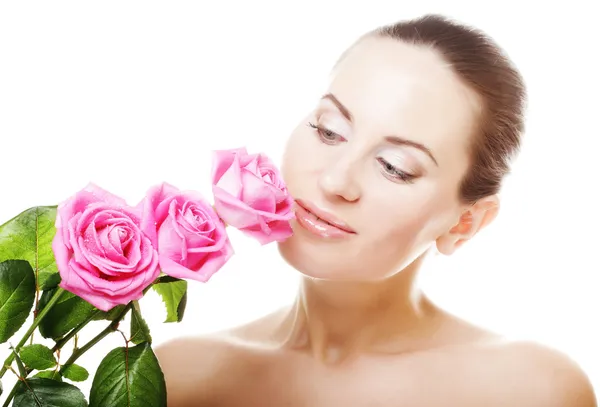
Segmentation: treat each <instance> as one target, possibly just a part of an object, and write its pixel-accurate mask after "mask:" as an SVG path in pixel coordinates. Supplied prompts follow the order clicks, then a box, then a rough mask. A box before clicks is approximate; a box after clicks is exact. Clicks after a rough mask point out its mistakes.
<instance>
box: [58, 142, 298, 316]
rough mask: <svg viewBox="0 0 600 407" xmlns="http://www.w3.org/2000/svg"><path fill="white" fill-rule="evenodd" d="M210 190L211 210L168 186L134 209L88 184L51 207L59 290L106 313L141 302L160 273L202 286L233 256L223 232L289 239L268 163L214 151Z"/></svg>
mask: <svg viewBox="0 0 600 407" xmlns="http://www.w3.org/2000/svg"><path fill="white" fill-rule="evenodd" d="M212 185H213V194H214V199H215V202H214V207H213V206H212V205H211V204H210V203H209V202H208V201H207V200H206V199H204V198H203V197H202V196H201V195H200V194H198V193H197V192H194V191H181V190H179V189H177V188H176V187H174V186H172V185H170V184H167V183H163V184H161V185H158V186H154V187H152V188H150V189H149V190H148V192H147V194H146V196H145V197H144V199H143V200H142V201H141V202H140V203H139V204H138V205H136V206H129V205H127V203H126V202H125V201H124V200H123V199H121V198H119V197H118V196H115V195H113V194H111V193H109V192H107V191H105V190H103V189H101V188H99V187H98V186H96V185H94V184H89V185H88V186H87V187H86V188H84V189H83V190H81V191H79V192H78V193H76V194H75V195H74V196H72V197H71V198H69V199H68V200H66V201H64V202H63V203H61V204H60V205H59V206H58V212H57V217H56V228H57V231H56V235H55V238H54V240H53V242H52V249H53V252H54V255H55V258H56V264H57V266H58V270H59V273H60V276H61V283H60V287H61V288H63V289H65V290H67V291H70V292H72V293H74V294H75V295H77V296H79V297H81V298H83V299H84V300H86V301H88V302H89V303H91V304H92V305H94V306H95V307H96V308H98V309H100V310H103V311H108V310H110V309H111V308H113V307H114V306H116V305H119V304H127V303H128V302H130V301H132V300H137V299H140V298H141V297H142V295H143V291H144V289H146V288H147V287H148V286H149V285H150V284H152V283H153V282H154V281H155V280H156V278H157V277H159V275H160V274H161V272H162V273H164V274H166V275H169V276H172V277H176V278H182V279H191V280H197V281H202V282H206V281H208V280H209V279H210V278H211V276H212V275H214V274H215V273H216V272H217V271H219V270H220V269H221V268H222V267H223V266H224V265H225V263H227V261H228V260H229V259H230V258H231V256H232V255H233V254H234V250H233V247H232V245H231V242H230V240H229V237H228V235H227V231H226V226H231V227H235V228H237V229H239V230H241V231H242V232H243V233H245V234H246V235H248V236H250V237H252V238H254V239H256V240H258V241H259V242H260V243H261V244H267V243H270V242H274V241H283V240H285V239H286V238H288V237H289V236H290V235H291V234H292V229H291V227H290V220H291V219H292V218H293V216H294V215H293V212H292V202H293V200H292V198H291V196H290V195H289V193H288V191H287V188H286V186H285V183H284V182H283V180H282V179H281V176H280V174H279V171H278V170H277V168H276V167H275V166H274V165H273V163H272V162H271V161H270V159H269V158H268V157H266V156H264V155H262V154H248V153H247V151H246V149H244V148H241V149H234V150H224V151H217V152H215V153H214V160H213V171H212Z"/></svg>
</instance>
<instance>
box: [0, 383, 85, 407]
mask: <svg viewBox="0 0 600 407" xmlns="http://www.w3.org/2000/svg"><path fill="white" fill-rule="evenodd" d="M87 405H88V403H87V401H86V400H85V396H84V395H83V393H82V392H81V390H79V389H78V388H77V387H75V386H73V385H72V384H69V383H65V382H59V381H56V380H51V379H45V378H40V377H33V378H31V379H27V380H26V381H25V383H24V382H19V383H18V385H17V392H16V393H15V399H14V401H13V405H12V407H32V406H35V407H87Z"/></svg>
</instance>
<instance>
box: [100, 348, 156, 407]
mask: <svg viewBox="0 0 600 407" xmlns="http://www.w3.org/2000/svg"><path fill="white" fill-rule="evenodd" d="M166 405H167V389H166V385H165V378H164V375H163V372H162V370H161V369H160V365H159V364H158V359H156V356H155V355H154V352H153V351H152V347H151V346H150V344H148V343H141V344H139V345H137V346H135V347H132V348H117V349H114V350H112V351H110V352H109V353H108V355H106V356H105V357H104V359H103V360H102V362H101V363H100V366H99V367H98V370H97V371H96V375H95V376H94V381H93V383H92V389H91V392H90V406H91V407H138V406H139V407H164V406H166Z"/></svg>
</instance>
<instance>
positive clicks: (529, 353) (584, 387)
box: [463, 340, 596, 407]
mask: <svg viewBox="0 0 600 407" xmlns="http://www.w3.org/2000/svg"><path fill="white" fill-rule="evenodd" d="M471 356H472V358H473V360H475V359H478V362H476V363H475V364H476V365H480V366H481V371H480V375H479V377H480V380H481V384H482V386H481V389H482V391H484V392H487V391H488V390H491V389H499V388H505V389H507V390H511V391H509V392H508V393H507V394H511V398H512V397H522V398H523V399H521V400H518V402H519V403H520V405H523V406H526V405H544V406H557V407H559V406H560V407H562V406H573V407H576V406H577V407H595V406H596V398H595V395H594V390H593V387H592V384H591V382H590V379H589V377H588V376H587V374H586V373H585V372H584V371H583V370H582V368H581V367H580V365H579V364H578V363H577V362H575V361H574V360H573V359H572V358H571V357H569V356H568V355H566V354H565V353H564V352H562V351H560V350H558V349H556V348H553V347H550V346H547V345H544V344H541V343H537V342H533V341H508V340H507V341H504V342H498V343H496V344H495V345H492V346H486V347H484V348H483V349H478V350H474V351H473V352H471ZM468 359H469V358H467V360H468ZM463 361H466V360H465V359H463ZM482 362H483V365H481V363H482ZM467 363H468V361H467ZM471 365H473V364H471ZM477 370H479V369H477ZM486 383H487V384H488V385H489V386H487V385H485V384H486ZM528 403H533V404H528ZM536 403H537V404H536Z"/></svg>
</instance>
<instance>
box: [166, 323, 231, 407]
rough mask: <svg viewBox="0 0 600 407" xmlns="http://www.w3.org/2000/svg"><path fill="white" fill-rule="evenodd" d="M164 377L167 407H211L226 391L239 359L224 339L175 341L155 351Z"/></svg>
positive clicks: (185, 339)
mask: <svg viewBox="0 0 600 407" xmlns="http://www.w3.org/2000/svg"><path fill="white" fill-rule="evenodd" d="M155 353H156V356H157V358H158V360H159V363H160V366H161V369H162V370H163V372H164V375H165V381H166V384H167V405H168V406H169V407H187V406H198V405H202V406H210V405H213V403H215V401H216V400H219V397H220V395H221V394H222V393H223V392H224V391H226V390H227V388H228V377H229V375H228V374H227V372H232V371H233V370H234V369H232V367H233V365H234V363H236V358H238V357H239V356H240V352H239V350H237V347H236V346H235V344H233V343H231V342H230V341H229V340H227V338H226V337H225V336H222V335H210V336H199V337H187V338H178V339H174V340H171V341H169V342H166V343H164V344H161V345H160V346H157V347H156V348H155Z"/></svg>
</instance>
